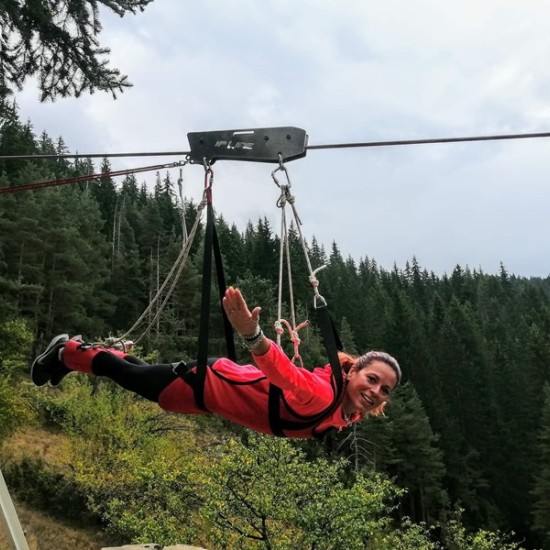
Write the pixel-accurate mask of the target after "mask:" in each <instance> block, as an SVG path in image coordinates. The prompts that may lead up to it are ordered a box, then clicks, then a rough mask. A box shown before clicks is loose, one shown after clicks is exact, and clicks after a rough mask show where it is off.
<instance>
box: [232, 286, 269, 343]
mask: <svg viewBox="0 0 550 550" xmlns="http://www.w3.org/2000/svg"><path fill="white" fill-rule="evenodd" d="M223 308H224V309H225V313H226V314H227V317H228V319H229V322H230V323H231V325H232V327H233V328H234V329H235V330H236V331H237V332H238V333H239V334H240V335H241V336H252V335H254V334H256V333H257V332H258V327H259V322H260V311H261V310H262V308H261V307H255V308H254V309H253V310H252V311H250V310H249V309H248V305H247V303H246V301H245V299H244V297H243V295H242V294H241V291H240V290H239V289H238V288H233V287H232V286H230V287H229V288H228V289H227V290H226V291H225V296H224V298H223Z"/></svg>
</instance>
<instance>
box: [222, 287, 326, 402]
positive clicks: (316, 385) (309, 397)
mask: <svg viewBox="0 0 550 550" xmlns="http://www.w3.org/2000/svg"><path fill="white" fill-rule="evenodd" d="M223 307H224V309H225V312H226V314H227V316H228V318H229V321H230V323H231V325H232V326H233V328H234V329H235V330H236V331H237V332H238V333H239V334H240V335H241V336H242V337H243V338H244V340H245V342H246V341H247V338H248V339H250V338H252V337H253V336H254V335H256V334H257V333H258V331H259V330H260V329H259V319H260V312H261V308H260V307H255V308H254V309H253V310H252V311H250V310H249V308H248V305H247V303H246V301H245V299H244V297H243V295H242V294H241V292H240V290H239V289H236V288H233V287H229V288H228V289H227V290H226V292H225V296H224V298H223ZM253 344H254V345H253V347H252V349H251V351H252V353H253V355H254V360H255V363H256V365H257V366H258V368H259V369H260V370H261V371H262V372H263V373H264V374H265V375H266V376H267V378H268V379H269V381H270V382H271V383H272V384H275V385H276V386H278V387H279V388H281V389H282V390H283V391H285V392H289V393H290V394H292V395H293V396H295V398H296V399H297V400H298V401H299V402H300V403H303V404H307V405H308V406H311V407H313V408H315V409H317V410H321V409H323V408H325V407H326V406H327V405H328V404H330V403H331V402H332V399H333V396H334V393H333V390H332V387H331V385H330V383H327V381H326V380H325V379H322V378H320V377H319V376H317V375H315V374H314V373H312V372H310V371H308V370H306V369H302V368H297V367H296V365H294V364H293V363H292V361H290V359H289V358H288V357H287V355H286V354H285V353H284V352H283V350H282V349H281V348H280V347H279V346H278V345H277V344H275V343H274V342H272V341H271V340H269V338H266V337H265V336H264V335H263V333H262V334H261V335H260V336H259V337H258V339H257V342H256V341H255V339H254V341H253ZM293 401H294V399H293Z"/></svg>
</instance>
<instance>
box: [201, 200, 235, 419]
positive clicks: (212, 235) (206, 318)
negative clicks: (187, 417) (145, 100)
mask: <svg viewBox="0 0 550 550" xmlns="http://www.w3.org/2000/svg"><path fill="white" fill-rule="evenodd" d="M212 256H214V259H215V262H216V273H217V279H218V286H219V295H220V303H221V299H222V298H223V295H224V292H225V276H224V271H223V264H222V256H221V251H220V245H219V241H218V235H217V233H216V228H215V226H214V208H213V207H212V203H211V202H210V201H209V202H208V204H207V207H206V228H205V233H204V256H203V262H202V296H201V316H200V323H199V343H198V354H197V371H196V376H195V384H194V386H193V391H194V395H195V402H196V404H197V406H198V407H199V408H201V409H203V410H205V411H206V410H208V409H207V408H206V406H205V404H204V381H205V379H206V368H207V365H208V340H209V328H210V291H211V287H212ZM221 309H222V317H223V324H224V334H225V341H226V346H227V357H228V358H229V359H232V360H233V361H235V359H236V352H235V341H234V339H233V329H232V328H231V325H230V324H229V319H228V318H227V315H226V314H225V310H224V309H223V307H222V308H221Z"/></svg>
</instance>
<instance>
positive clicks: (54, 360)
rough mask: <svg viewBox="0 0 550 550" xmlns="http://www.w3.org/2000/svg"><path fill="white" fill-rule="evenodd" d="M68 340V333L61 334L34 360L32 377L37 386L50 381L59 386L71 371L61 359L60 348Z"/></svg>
mask: <svg viewBox="0 0 550 550" xmlns="http://www.w3.org/2000/svg"><path fill="white" fill-rule="evenodd" d="M68 340H69V335H68V334H59V335H58V336H56V337H54V338H53V339H52V341H51V342H50V343H49V344H48V347H47V348H46V350H45V351H44V352H43V353H42V354H41V355H39V356H38V357H37V358H36V359H35V360H34V361H33V364H32V366H31V378H32V381H33V382H34V383H35V384H36V385H37V386H43V385H44V384H45V383H46V382H48V381H50V382H51V384H52V385H54V386H57V384H59V382H61V380H62V379H63V378H64V377H65V376H66V375H67V374H69V372H71V370H70V369H68V368H67V367H66V366H65V365H63V363H62V362H61V360H60V359H59V350H60V349H61V348H62V347H63V346H64V345H65V344H66V343H67V341H68Z"/></svg>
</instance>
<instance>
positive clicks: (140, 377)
mask: <svg viewBox="0 0 550 550" xmlns="http://www.w3.org/2000/svg"><path fill="white" fill-rule="evenodd" d="M92 372H93V373H94V374H95V375H97V376H107V377H108V378H110V379H111V380H113V381H114V382H116V383H117V384H118V385H119V386H122V387H123V388H124V389H126V390H130V391H132V392H134V393H137V394H138V395H141V396H142V397H145V399H148V400H149V401H154V402H155V403H158V399H159V395H160V394H161V392H162V390H163V389H164V388H166V387H167V386H169V385H170V384H171V383H172V382H173V381H174V380H176V378H178V375H177V374H176V373H175V372H174V370H173V365H171V364H158V365H150V364H149V363H146V362H145V361H142V360H141V359H138V358H137V357H133V356H131V355H126V356H125V357H119V356H118V355H114V354H113V353H109V352H108V351H101V352H99V353H98V354H97V355H96V356H95V357H94V358H93V360H92Z"/></svg>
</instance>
